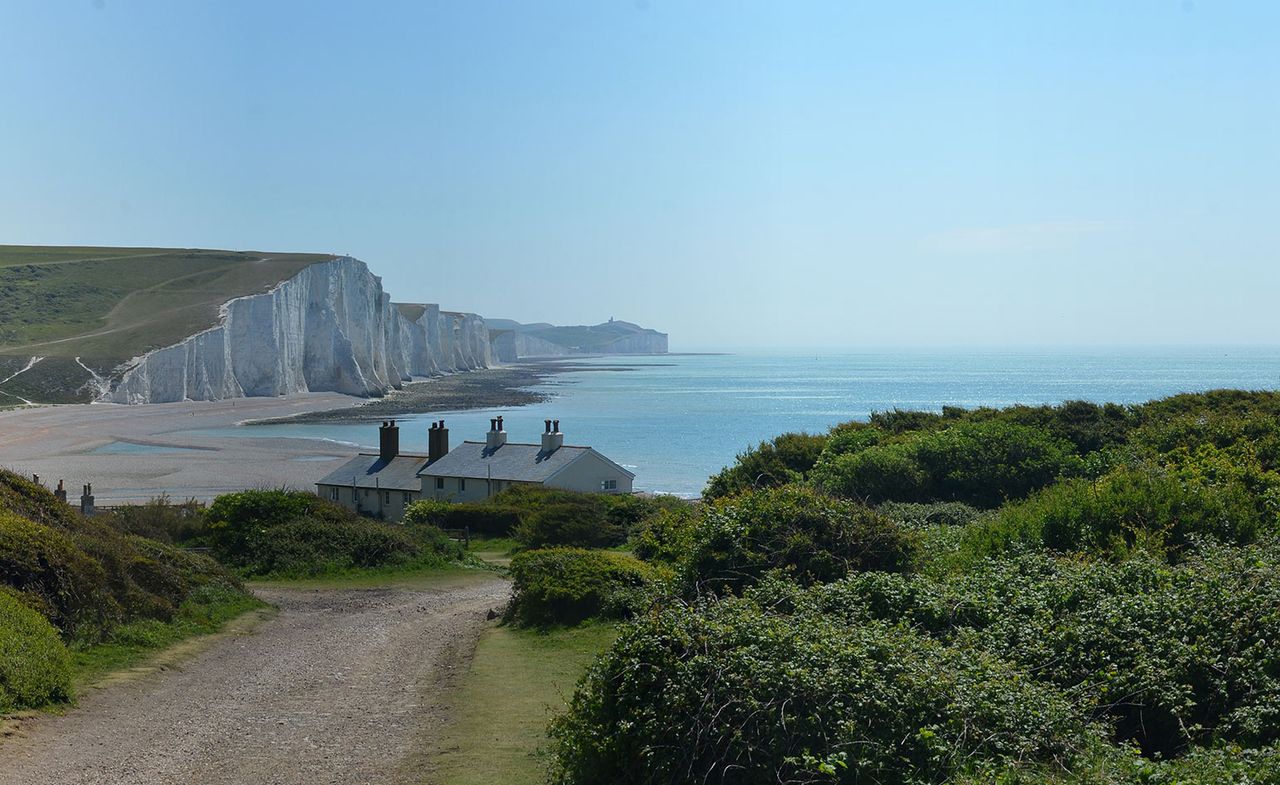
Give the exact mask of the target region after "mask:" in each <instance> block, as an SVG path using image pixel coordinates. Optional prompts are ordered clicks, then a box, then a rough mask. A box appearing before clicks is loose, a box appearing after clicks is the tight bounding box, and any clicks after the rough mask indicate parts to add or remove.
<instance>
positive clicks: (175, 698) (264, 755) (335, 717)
mask: <svg viewBox="0 0 1280 785" xmlns="http://www.w3.org/2000/svg"><path fill="white" fill-rule="evenodd" d="M258 593H259V595H260V596H261V597H263V599H265V600H267V601H269V602H271V603H273V604H275V605H276V606H278V607H279V609H280V612H279V614H278V615H277V616H276V617H275V618H273V619H271V620H270V621H267V622H266V623H264V624H263V625H262V626H261V627H259V628H257V630H256V631H255V632H253V633H251V634H249V635H227V636H225V637H222V638H220V639H218V640H216V641H214V642H213V643H212V645H210V646H209V647H208V648H206V649H204V650H203V651H201V652H200V653H198V654H196V655H195V656H194V657H192V658H191V659H188V660H185V661H183V662H182V663H181V664H180V665H179V666H178V667H176V668H173V669H169V670H165V671H161V672H157V673H153V674H150V675H147V676H144V677H142V678H139V679H137V680H133V681H126V682H123V683H118V684H113V685H111V686H107V687H104V688H102V689H99V690H96V691H92V692H90V693H89V694H87V695H86V696H84V697H83V698H82V700H81V701H80V704H79V706H77V707H76V708H75V709H73V710H71V711H69V712H68V713H66V714H65V715H63V716H38V717H36V718H35V719H33V720H31V721H29V722H27V723H25V724H24V725H23V726H22V728H21V730H20V732H19V733H18V734H17V735H15V736H13V737H10V738H8V739H5V740H3V741H0V783H3V784H4V785H9V784H10V783H13V784H14V785H16V784H17V783H22V784H23V785H46V784H47V785H82V784H83V785H89V784H90V783H92V785H124V784H125V783H128V784H129V785H143V784H144V783H145V784H146V785H152V783H155V784H156V785H161V784H163V785H168V783H192V784H193V785H194V784H196V783H199V784H200V785H231V784H232V783H235V784H236V785H294V784H295V783H296V785H336V784H337V783H361V784H363V783H389V784H391V783H404V782H416V781H418V780H419V776H418V773H415V772H412V771H410V769H413V768H417V767H418V766H420V765H421V764H422V762H423V759H422V750H423V748H424V747H425V744H426V743H427V740H428V739H429V738H430V736H431V735H432V734H433V733H434V732H435V731H437V730H438V729H439V727H440V726H441V724H442V723H443V722H444V721H445V719H446V717H445V715H446V713H447V709H446V704H445V701H444V697H445V696H446V695H447V692H448V689H449V688H450V687H451V686H452V683H453V681H454V676H455V675H461V674H463V673H465V669H466V665H467V663H468V661H469V660H470V658H471V655H472V652H473V651H474V646H475V641H476V638H477V636H478V635H479V633H480V630H481V628H482V626H483V624H484V620H485V615H486V612H487V611H488V610H489V609H490V608H493V607H496V606H498V605H500V604H501V603H502V602H503V601H505V599H506V597H507V594H508V584H507V583H506V582H505V581H503V580H502V579H500V578H497V577H492V578H490V577H487V576H486V577H478V578H476V579H474V580H467V581H465V582H463V583H462V584H461V585H458V584H454V585H451V586H446V587H440V588H385V589H382V588H379V589H341V590H338V589H311V590H306V589H274V588H273V589H270V590H264V591H259V592H258Z"/></svg>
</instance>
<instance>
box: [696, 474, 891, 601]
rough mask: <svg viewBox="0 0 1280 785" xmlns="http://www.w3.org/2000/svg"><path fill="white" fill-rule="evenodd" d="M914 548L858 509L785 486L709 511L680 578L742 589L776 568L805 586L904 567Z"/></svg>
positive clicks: (872, 514) (881, 521) (717, 588)
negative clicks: (851, 573) (854, 572)
mask: <svg viewBox="0 0 1280 785" xmlns="http://www.w3.org/2000/svg"><path fill="white" fill-rule="evenodd" d="M914 549H915V543H914V540H913V538H912V537H911V536H910V535H909V534H907V533H906V532H904V531H903V530H902V529H901V528H900V527H898V526H895V525H894V524H893V522H892V521H890V520H888V519H887V518H885V517H883V516H881V515H879V514H877V513H875V512H874V511H872V510H870V509H868V508H866V507H864V506H862V505H860V504H855V503H852V502H847V501H842V500H838V499H832V498H829V497H827V496H823V495H822V494H820V493H818V492H816V491H814V490H811V489H808V488H804V487H802V486H787V487H784V488H773V489H769V490H763V491H754V492H752V493H747V494H744V495H742V496H738V497H736V498H733V499H726V500H723V501H721V502H718V503H717V504H715V505H713V506H710V507H708V509H707V510H706V511H705V512H704V514H703V515H702V516H701V519H700V521H699V522H698V524H697V527H696V529H695V530H694V532H693V542H692V545H691V547H690V549H689V553H688V556H687V557H686V558H685V560H684V562H683V565H682V572H683V580H684V583H685V585H686V586H687V587H689V588H691V589H695V590H701V589H707V590H711V591H714V592H724V591H726V590H732V589H736V590H739V591H740V590H741V589H742V588H743V587H745V586H749V585H750V584H752V583H754V582H755V581H756V580H757V579H759V578H760V576H762V575H763V574H764V573H765V572H767V571H769V570H773V569H782V570H784V571H786V572H787V573H788V575H790V576H791V578H792V579H794V580H795V581H797V582H799V583H802V584H809V583H814V582H820V581H830V580H835V579H837V578H841V577H844V576H845V575H846V574H848V572H849V571H850V570H898V569H903V568H905V567H906V566H907V564H908V563H909V561H910V560H911V557H912V555H913V553H914Z"/></svg>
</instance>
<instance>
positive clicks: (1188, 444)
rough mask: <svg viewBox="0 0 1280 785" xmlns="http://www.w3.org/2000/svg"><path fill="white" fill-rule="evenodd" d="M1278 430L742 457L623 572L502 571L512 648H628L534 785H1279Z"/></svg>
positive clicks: (610, 567)
mask: <svg viewBox="0 0 1280 785" xmlns="http://www.w3.org/2000/svg"><path fill="white" fill-rule="evenodd" d="M1278 414H1280V394H1275V393H1255V392H1242V391H1214V392H1209V393H1203V394H1197V395H1179V396H1174V397H1172V398H1167V399H1164V400H1160V401H1154V402H1151V403H1148V404H1143V405H1138V406H1115V405H1095V404H1090V403H1082V402H1070V403H1066V404H1063V405H1060V406H1040V407H1025V406H1018V407H1010V408H1006V409H978V410H961V409H952V408H948V409H945V410H944V411H942V412H940V413H930V412H903V411H895V412H885V413H878V414H875V415H873V416H872V417H871V418H870V420H869V421H868V422H865V423H861V422H859V423H845V424H842V425H839V426H836V427H835V428H833V429H832V430H831V431H830V432H829V433H827V434H787V435H784V436H781V437H779V438H777V439H774V440H771V441H768V442H765V443H763V444H761V445H759V446H758V447H755V448H752V449H750V450H748V451H746V452H745V453H743V455H742V456H740V458H739V460H738V462H737V463H735V465H733V466H730V467H727V468H726V469H725V470H724V471H722V472H721V473H719V474H718V475H716V477H713V478H712V479H711V481H710V482H709V484H708V492H707V498H706V499H705V501H704V503H702V504H697V505H684V506H682V507H673V508H671V509H663V510H658V511H655V512H654V513H653V514H650V515H647V516H645V517H644V518H643V519H642V520H640V521H638V522H636V523H635V524H633V525H631V526H629V527H627V529H626V531H627V540H626V543H625V544H624V546H622V547H624V548H626V549H627V550H628V551H629V554H628V555H627V559H628V561H625V562H623V561H621V560H614V559H611V558H610V557H612V556H616V555H617V553H616V552H615V551H602V550H589V549H588V550H584V549H582V548H577V549H559V550H555V551H547V550H542V551H539V550H529V551H527V552H525V553H521V554H518V555H517V556H516V558H515V560H513V572H517V570H518V578H517V581H516V585H515V590H514V599H513V605H512V611H511V613H510V614H509V616H508V619H509V620H510V621H511V622H513V623H514V624H516V625H517V626H524V627H530V628H532V629H533V630H535V631H536V630H539V629H543V630H553V631H554V630H563V629H574V628H575V627H574V626H573V625H578V624H583V623H585V624H586V627H585V628H587V629H589V628H591V627H593V626H599V625H601V624H604V623H605V622H602V621H600V620H601V619H605V620H608V619H612V620H615V621H612V622H609V623H611V624H613V625H616V629H617V637H616V639H615V640H614V642H613V643H612V644H611V645H610V646H609V648H608V650H607V651H605V652H604V653H603V655H602V656H601V657H599V658H598V659H597V660H596V661H595V663H594V664H593V665H592V666H591V667H590V668H589V669H588V671H587V674H586V675H585V676H584V678H583V680H582V681H581V682H580V683H579V685H578V688H577V691H576V692H575V694H574V695H573V697H572V699H571V700H570V701H569V706H568V708H567V710H566V711H565V712H564V713H563V714H561V715H560V716H558V717H557V718H556V719H555V720H554V721H553V722H552V724H551V727H550V731H549V732H550V738H551V750H552V753H553V754H552V760H551V772H552V773H551V776H552V778H553V779H554V780H555V781H557V782H561V783H566V784H568V783H573V784H575V785H585V783H598V782H617V783H656V782H692V781H699V782H725V783H727V782H733V783H776V782H793V783H800V782H805V783H811V782H848V783H853V782H876V783H898V784H900V785H923V784H924V783H944V782H946V783H952V782H956V783H980V782H981V783H986V782H1002V783H1028V784H1037V783H1038V784H1041V785H1044V784H1047V783H1055V784H1057V783H1061V784H1062V785H1066V784H1067V783H1075V784H1077V785H1085V784H1086V783H1088V784H1092V783H1097V784H1098V785H1103V784H1104V783H1106V784H1110V783H1169V784H1172V783H1197V784H1198V783H1203V784H1204V785H1209V783H1220V782H1232V783H1269V782H1277V781H1280V779H1278V778H1280V649H1277V648H1276V647H1275V645H1274V641H1275V640H1277V639H1278V637H1280V493H1278V492H1277V489H1280V420H1278V419H1277V415H1278ZM637 563H642V564H646V565H647V566H648V568H649V569H648V571H646V570H645V569H643V568H641V567H639V566H637ZM517 565H518V567H517ZM593 620H594V621H593Z"/></svg>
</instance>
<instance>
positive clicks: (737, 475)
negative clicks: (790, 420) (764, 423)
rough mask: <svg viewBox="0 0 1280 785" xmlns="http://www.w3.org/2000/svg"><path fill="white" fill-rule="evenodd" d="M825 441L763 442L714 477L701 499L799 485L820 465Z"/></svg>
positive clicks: (786, 438)
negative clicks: (809, 472)
mask: <svg viewBox="0 0 1280 785" xmlns="http://www.w3.org/2000/svg"><path fill="white" fill-rule="evenodd" d="M826 441H827V439H826V437H825V436H815V435H812V434H808V433H784V434H782V435H781V436H778V437H776V438H775V439H773V440H772V441H767V442H760V444H759V446H757V447H751V448H748V449H747V451H746V452H743V453H740V454H739V455H738V457H737V459H736V460H735V461H734V463H733V465H732V466H726V467H725V468H724V469H721V470H720V472H719V473H718V474H715V475H713V476H712V477H711V479H710V480H708V481H707V487H706V489H705V490H704V491H703V492H702V495H703V497H705V498H707V499H719V498H723V497H726V496H733V495H735V494H739V493H742V492H744V491H748V490H752V489H755V488H773V487H777V486H779V485H787V484H788V483H793V482H799V481H800V480H802V479H804V476H805V474H806V473H808V471H809V470H810V469H812V468H813V466H814V464H816V463H817V462H818V457H819V456H820V455H821V454H822V449H823V447H824V446H825V445H826Z"/></svg>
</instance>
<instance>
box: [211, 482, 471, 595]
mask: <svg viewBox="0 0 1280 785" xmlns="http://www.w3.org/2000/svg"><path fill="white" fill-rule="evenodd" d="M440 507H441V505H440V504H439V503H437V502H432V501H424V502H416V503H415V504H412V505H409V508H408V509H407V510H406V517H405V523H404V525H396V524H387V523H381V522H379V521H374V520H370V519H368V518H362V517H360V516H359V515H356V514H355V513H353V512H351V511H350V510H347V509H346V508H344V507H342V506H340V505H336V504H333V503H331V502H328V501H325V500H322V499H320V498H319V497H317V496H315V495H314V494H310V493H305V492H302V491H263V490H257V491H243V492H240V493H233V494H228V495H226V496H219V497H218V498H217V499H215V500H214V502H213V504H211V505H210V506H209V510H208V513H207V515H206V518H207V520H208V531H209V537H210V540H211V542H212V543H213V546H214V551H215V553H217V554H218V556H219V558H220V559H221V560H222V561H223V562H224V563H226V564H228V565H230V566H232V567H235V568H236V569H238V570H240V571H241V572H242V573H243V574H245V575H251V576H257V577H265V576H271V577H299V576H311V575H320V574H323V573H329V572H342V571H346V570H353V569H368V568H372V567H394V566H403V565H409V564H414V565H419V566H436V565H442V564H445V563H447V562H450V561H455V560H457V559H460V558H461V557H462V549H461V547H460V546H458V545H457V544H456V543H454V542H452V541H451V540H449V539H448V538H447V537H446V536H445V535H444V533H443V532H441V531H440V529H439V528H438V527H437V526H436V525H435V524H434V523H433V521H435V520H438V519H439V508H440Z"/></svg>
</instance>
